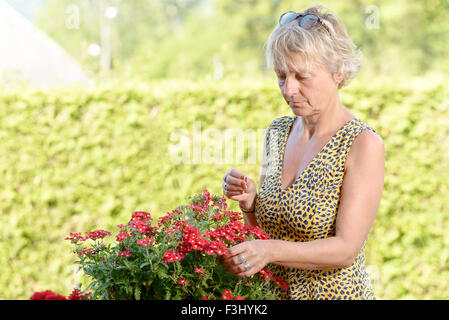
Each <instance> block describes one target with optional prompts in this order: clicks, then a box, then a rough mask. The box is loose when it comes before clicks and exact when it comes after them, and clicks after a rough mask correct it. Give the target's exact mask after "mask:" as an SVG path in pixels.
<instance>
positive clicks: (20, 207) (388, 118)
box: [0, 0, 449, 299]
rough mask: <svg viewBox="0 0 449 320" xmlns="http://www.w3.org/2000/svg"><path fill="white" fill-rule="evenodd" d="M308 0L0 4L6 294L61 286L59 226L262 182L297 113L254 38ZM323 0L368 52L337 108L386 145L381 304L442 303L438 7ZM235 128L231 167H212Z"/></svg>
mask: <svg viewBox="0 0 449 320" xmlns="http://www.w3.org/2000/svg"><path fill="white" fill-rule="evenodd" d="M315 3H317V2H316V1H301V0H295V1H292V0H258V1H256V0H126V1H124V0H122V1H120V0H0V120H1V124H2V125H1V126H0V154H1V157H2V158H1V161H0V222H1V227H2V230H1V239H0V268H1V269H2V270H3V272H2V273H1V274H0V298H1V299H28V298H29V297H30V296H31V295H32V293H33V292H34V291H39V290H47V289H50V290H54V291H58V292H60V293H62V294H67V293H70V292H71V289H72V288H73V287H74V286H75V285H76V284H77V283H78V281H80V275H79V274H77V273H76V267H75V266H73V265H71V263H72V262H73V261H74V259H75V257H74V255H73V253H72V252H71V249H72V248H71V246H70V245H69V244H68V243H65V242H66V241H64V240H63V239H64V237H65V236H67V235H68V234H69V233H70V232H84V231H91V230H94V229H98V228H104V229H107V230H110V231H112V232H114V230H115V231H117V228H116V225H117V224H120V223H126V222H127V221H128V219H129V217H130V216H131V213H132V212H133V211H135V210H146V211H149V212H151V213H152V214H153V216H154V217H155V219H156V218H157V217H158V216H160V215H162V214H164V213H165V212H167V211H170V210H172V209H174V208H175V207H176V206H177V205H180V204H184V202H185V197H186V196H188V195H192V194H197V193H200V192H201V191H202V190H203V189H205V188H206V189H208V190H209V191H210V192H211V193H215V194H220V195H221V182H222V177H223V176H224V174H225V173H226V172H227V170H228V169H229V168H231V167H236V168H238V169H239V170H240V171H242V172H244V173H245V174H247V175H249V176H250V177H252V179H253V180H254V181H255V182H256V183H258V179H259V172H260V160H261V158H260V155H261V152H262V151H261V144H260V142H261V139H260V138H261V134H263V130H264V129H265V128H266V127H267V126H268V125H269V124H270V123H271V121H272V120H273V119H274V118H276V117H278V116H282V115H290V112H289V108H288V106H286V105H285V104H284V103H283V101H282V96H281V94H280V92H279V89H278V87H277V82H276V79H275V75H274V73H273V71H272V70H270V69H269V68H267V66H266V65H265V60H264V51H263V45H264V42H265V41H266V39H267V37H268V35H269V34H270V32H271V30H272V29H273V28H274V27H275V26H276V24H277V22H278V18H279V15H280V14H281V13H283V12H285V11H288V10H294V11H302V10H304V9H306V8H307V7H308V6H310V5H312V4H315ZM318 3H321V4H323V5H325V6H326V7H328V8H329V9H331V10H332V11H333V12H335V13H336V14H338V16H339V17H340V18H341V19H342V20H343V21H344V23H345V26H346V28H347V31H348V33H349V35H350V36H351V37H352V39H353V41H354V42H355V44H356V45H357V46H358V47H359V48H360V49H361V50H362V52H363V55H364V60H363V64H362V69H361V71H360V73H359V75H358V76H357V77H356V78H355V79H354V80H353V82H352V83H351V84H349V86H348V87H347V88H343V89H342V90H341V99H342V101H343V103H344V104H345V105H346V106H347V107H348V108H350V109H351V110H352V111H353V113H354V114H356V115H357V116H358V117H359V118H361V119H363V120H365V121H366V122H367V123H368V124H369V125H370V126H371V127H373V128H374V129H375V130H376V132H378V134H379V135H380V136H381V137H382V138H383V139H384V142H385V145H386V151H387V159H386V160H387V162H386V176H385V186H384V193H383V198H382V202H381V206H380V208H379V213H378V217H377V219H376V222H375V226H374V227H373V230H372V232H371V234H370V238H369V239H368V242H367V249H366V255H367V263H368V267H369V271H370V274H371V277H372V281H373V283H374V285H375V290H376V294H377V297H378V298H379V299H448V298H449V283H448V282H447V279H448V277H449V240H448V239H449V237H446V236H445V230H447V228H448V227H449V216H448V214H449V207H448V206H449V205H448V204H447V201H445V200H448V198H449V197H448V187H449V186H448V181H449V161H448V159H449V151H448V150H449V129H448V127H447V123H449V122H448V121H449V106H448V101H449V100H448V97H449V95H448V88H447V85H446V83H447V80H449V78H448V76H447V74H448V71H449V63H448V62H449V61H448V52H449V1H447V0H414V1H411V0H395V1H386V0H378V1H376V0H348V1H320V2H318ZM198 123H200V129H199V131H197V130H196V128H198V126H197V125H198ZM208 130H209V131H208ZM232 130H237V134H235V135H234V136H232V135H231V137H230V138H229V137H223V133H224V132H230V131H232ZM238 130H246V131H238ZM242 132H248V133H256V135H257V138H258V140H257V143H256V145H257V148H256V149H255V150H256V151H255V154H257V159H256V160H255V161H250V158H251V157H250V155H251V152H252V150H253V149H252V148H254V145H253V144H254V143H253V142H252V140H250V134H246V135H245V134H243V135H242ZM239 136H240V137H242V136H243V137H244V142H245V143H244V148H243V156H242V158H238V157H237V158H232V159H231V161H222V158H220V157H218V158H217V157H215V158H213V157H212V158H213V159H215V160H214V161H206V159H210V158H211V157H206V155H208V154H207V153H208V152H209V151H211V150H212V151H217V150H218V151H219V153H220V152H221V151H223V150H225V151H226V148H227V149H229V147H228V146H223V144H224V143H226V142H229V141H230V142H231V145H232V146H231V151H232V153H234V144H233V143H234V139H235V141H238V137H239ZM198 137H200V139H199V140H198ZM217 139H218V140H217ZM198 141H200V142H198ZM217 141H220V142H221V143H217ZM196 142H197V144H196V145H199V146H200V156H201V155H202V156H203V158H201V157H200V160H199V161H196V160H193V161H192V154H195V152H196V150H195V143H196ZM236 143H237V142H236ZM217 145H218V149H217ZM214 148H215V149H214ZM237 149H238V147H237ZM179 152H181V153H182V152H185V153H184V155H186V154H187V156H186V157H184V158H182V159H184V160H185V159H187V161H175V159H179V157H178V158H177V157H175V156H174V154H176V153H179ZM235 153H238V152H235ZM220 154H221V153H220ZM242 159H243V160H242ZM251 159H253V158H251ZM229 202H230V200H228V203H229ZM229 206H230V208H231V209H233V210H235V211H238V205H236V204H235V203H229Z"/></svg>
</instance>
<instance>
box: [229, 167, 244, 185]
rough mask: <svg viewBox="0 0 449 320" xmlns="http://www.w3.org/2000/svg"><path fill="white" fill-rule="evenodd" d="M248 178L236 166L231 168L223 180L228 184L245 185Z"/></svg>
mask: <svg viewBox="0 0 449 320" xmlns="http://www.w3.org/2000/svg"><path fill="white" fill-rule="evenodd" d="M245 178H246V180H247V179H248V178H247V177H246V176H245V175H244V174H243V173H241V172H240V171H238V170H237V169H235V168H231V169H230V170H229V171H228V172H227V173H226V174H225V175H224V177H223V180H224V181H225V182H226V183H228V184H234V185H241V186H242V187H245V186H246V184H247V181H245Z"/></svg>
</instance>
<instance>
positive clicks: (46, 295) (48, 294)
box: [30, 290, 67, 300]
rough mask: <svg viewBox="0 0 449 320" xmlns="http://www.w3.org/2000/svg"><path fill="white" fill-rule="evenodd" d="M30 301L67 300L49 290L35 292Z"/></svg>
mask: <svg viewBox="0 0 449 320" xmlns="http://www.w3.org/2000/svg"><path fill="white" fill-rule="evenodd" d="M30 300H67V299H66V297H64V296H62V295H60V294H57V293H54V292H53V291H50V290H45V291H41V292H35V293H34V294H33V295H32V296H31V298H30Z"/></svg>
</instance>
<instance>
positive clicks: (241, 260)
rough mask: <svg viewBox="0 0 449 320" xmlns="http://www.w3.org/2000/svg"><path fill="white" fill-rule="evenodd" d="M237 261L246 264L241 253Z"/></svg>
mask: <svg viewBox="0 0 449 320" xmlns="http://www.w3.org/2000/svg"><path fill="white" fill-rule="evenodd" d="M239 261H240V263H245V262H246V260H245V256H244V255H243V253H242V254H239Z"/></svg>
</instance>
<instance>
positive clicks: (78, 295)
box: [67, 289, 91, 300]
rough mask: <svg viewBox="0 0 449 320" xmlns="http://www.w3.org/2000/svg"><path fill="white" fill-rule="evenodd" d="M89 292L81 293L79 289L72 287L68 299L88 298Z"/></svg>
mask: <svg viewBox="0 0 449 320" xmlns="http://www.w3.org/2000/svg"><path fill="white" fill-rule="evenodd" d="M90 295H91V293H86V294H81V290H79V289H74V290H73V291H72V293H71V294H70V295H69V296H68V298H67V299H68V300H89V297H90Z"/></svg>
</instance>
